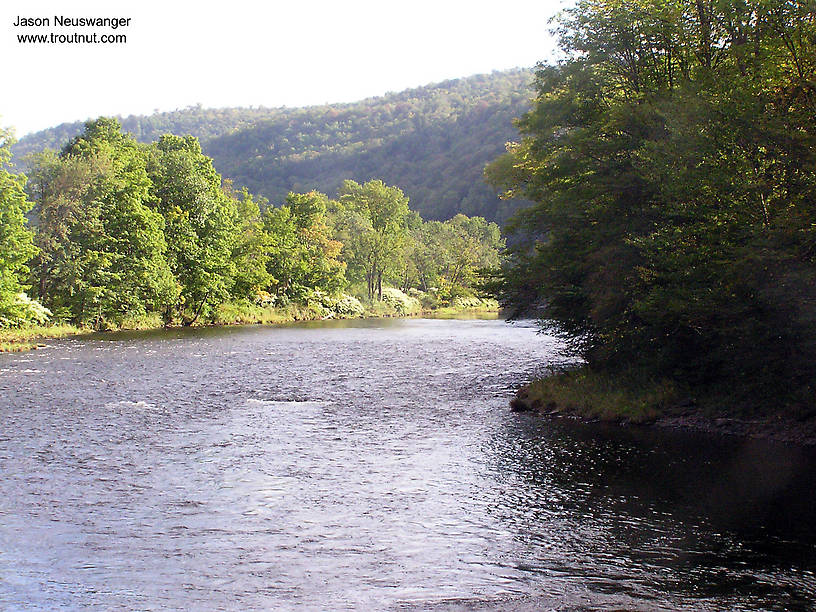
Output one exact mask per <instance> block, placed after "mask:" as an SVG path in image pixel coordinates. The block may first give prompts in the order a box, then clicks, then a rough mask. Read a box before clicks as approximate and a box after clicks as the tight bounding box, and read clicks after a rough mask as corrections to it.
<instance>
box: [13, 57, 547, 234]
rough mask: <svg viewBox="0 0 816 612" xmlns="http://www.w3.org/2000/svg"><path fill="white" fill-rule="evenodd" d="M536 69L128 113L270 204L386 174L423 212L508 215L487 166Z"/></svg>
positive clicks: (34, 138) (71, 131)
mask: <svg viewBox="0 0 816 612" xmlns="http://www.w3.org/2000/svg"><path fill="white" fill-rule="evenodd" d="M532 78H533V75H532V72H531V71H529V70H511V71H504V72H494V73H492V74H485V75H476V76H472V77H467V78H461V79H455V80H450V81H445V82H442V83H438V84H435V85H428V86H425V87H419V88H416V89H410V90H406V91H403V92H399V93H388V94H386V95H384V96H381V97H376V98H370V99H366V100H362V101H360V102H354V103H348V104H330V105H323V106H312V107H306V108H265V107H252V108H226V109H208V108H201V107H192V108H187V109H183V110H178V111H174V112H166V113H156V114H153V115H150V116H130V117H126V118H122V119H121V123H122V126H123V128H124V130H125V131H127V132H129V133H131V134H132V135H133V136H134V138H135V139H136V140H138V141H140V142H144V143H148V142H151V141H154V140H157V139H158V138H159V137H160V136H162V135H163V134H176V135H179V136H184V135H187V134H191V135H193V136H196V137H197V138H198V139H199V141H200V142H201V147H202V150H203V152H204V153H205V154H206V155H208V156H210V157H212V158H213V162H214V165H215V168H216V170H217V171H218V172H219V173H220V174H222V175H223V176H224V177H226V178H229V179H231V180H232V181H233V183H234V184H235V185H236V186H239V187H246V188H247V189H249V190H250V191H251V192H252V193H254V194H257V195H259V196H264V197H266V198H267V199H268V200H270V201H272V202H280V201H283V199H284V198H285V197H286V196H287V194H288V193H289V192H292V191H294V192H300V193H305V192H309V191H313V190H317V191H321V192H323V193H334V192H335V191H336V190H337V189H338V188H339V187H340V185H341V183H342V182H343V181H344V180H346V179H352V180H355V181H357V182H361V183H363V182H366V181H369V180H371V179H381V180H383V181H385V182H386V183H387V184H389V185H394V186H396V187H399V188H400V189H402V191H403V192H404V193H408V194H410V196H411V203H412V208H413V209H414V210H416V211H417V212H419V213H420V214H421V215H422V216H423V217H424V218H427V219H435V220H440V221H443V220H445V219H449V218H451V217H453V216H454V215H456V214H457V213H463V214H466V215H470V216H473V215H476V216H481V217H484V218H486V219H488V220H489V221H495V222H498V223H500V222H502V221H503V220H505V219H506V218H507V217H508V216H509V215H510V214H512V212H513V211H514V210H516V209H517V208H518V207H519V206H520V205H521V204H522V203H520V202H517V201H512V200H500V199H499V198H498V197H497V196H496V192H495V190H493V189H491V188H489V187H488V186H487V185H486V184H485V183H484V181H483V180H482V170H483V168H484V166H485V164H486V163H488V162H489V161H491V160H492V159H494V158H495V157H496V156H498V155H500V154H501V153H502V152H503V151H504V146H505V143H506V142H507V141H510V140H513V139H515V138H516V137H517V131H516V129H515V128H514V127H513V118H514V117H516V116H518V115H520V114H521V113H523V112H524V111H526V110H527V109H528V103H529V99H530V95H531V90H530V83H531V82H532ZM82 129H83V124H82V123H68V124H63V125H60V126H57V127H55V128H51V129H48V130H43V131H41V132H37V133H35V134H30V135H27V136H25V137H24V138H22V139H21V140H20V141H19V142H18V143H17V144H15V145H14V147H13V148H12V153H13V156H14V162H15V163H16V164H17V166H18V167H19V168H21V169H23V170H25V169H26V163H25V158H26V156H27V155H29V154H31V153H37V152H40V151H42V150H44V149H47V148H52V149H58V148H60V147H61V146H62V145H63V144H64V143H65V142H67V141H68V140H70V139H71V138H74V137H75V136H77V135H78V134H79V133H80V132H81V131H82Z"/></svg>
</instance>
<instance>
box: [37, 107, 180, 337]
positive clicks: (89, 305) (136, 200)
mask: <svg viewBox="0 0 816 612" xmlns="http://www.w3.org/2000/svg"><path fill="white" fill-rule="evenodd" d="M38 162H39V163H38V164H35V166H34V171H33V177H34V180H33V181H32V186H31V193H32V197H33V198H34V199H35V201H36V202H37V208H38V230H37V244H38V246H39V247H40V254H39V256H38V258H37V259H36V260H35V265H34V274H35V280H36V283H35V284H36V286H37V288H38V295H39V296H40V298H41V299H42V300H43V302H44V303H45V304H46V305H47V306H49V307H50V308H51V309H52V310H54V311H55V312H59V313H61V314H64V315H67V316H69V317H70V318H72V319H73V320H74V321H76V322H78V323H81V324H84V325H90V326H92V327H96V328H100V327H105V326H106V325H107V324H108V323H111V322H113V323H119V322H121V321H122V320H123V319H124V318H125V317H127V316H134V315H135V316H138V315H141V314H144V313H145V312H147V311H151V310H155V309H158V308H160V307H161V305H162V304H164V303H166V302H168V301H172V300H173V299H174V296H175V295H176V293H177V290H176V286H175V283H174V282H173V279H172V276H171V275H170V270H169V268H168V266H167V263H166V260H165V258H164V255H165V250H166V244H165V240H164V234H163V231H162V230H163V227H164V221H163V219H162V217H161V216H160V215H159V214H157V213H156V212H154V211H153V210H151V208H150V206H149V203H150V186H151V183H150V180H149V179H148V176H147V173H146V171H145V160H144V156H143V153H142V150H141V148H140V146H139V145H138V144H137V143H136V142H135V141H134V140H133V139H132V138H130V137H129V136H126V135H123V134H122V133H121V130H120V127H119V124H118V122H117V121H115V120H112V119H105V118H102V119H98V120H96V121H90V122H88V123H87V125H86V130H85V132H83V134H81V135H80V136H78V137H77V138H75V139H74V140H73V141H71V142H70V143H69V144H68V145H67V146H66V147H65V148H64V149H63V150H62V152H61V153H60V155H59V157H54V156H53V155H46V156H41V157H40V158H39V160H38Z"/></svg>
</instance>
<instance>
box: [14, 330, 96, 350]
mask: <svg viewBox="0 0 816 612" xmlns="http://www.w3.org/2000/svg"><path fill="white" fill-rule="evenodd" d="M88 331H89V330H84V329H82V328H80V327H76V326H74V325H37V326H34V327H25V328H22V329H0V353H18V352H22V351H29V350H31V349H34V348H37V346H38V345H39V344H40V343H39V342H37V341H38V340H44V339H46V338H64V337H66V336H74V335H77V334H81V333H86V332H88Z"/></svg>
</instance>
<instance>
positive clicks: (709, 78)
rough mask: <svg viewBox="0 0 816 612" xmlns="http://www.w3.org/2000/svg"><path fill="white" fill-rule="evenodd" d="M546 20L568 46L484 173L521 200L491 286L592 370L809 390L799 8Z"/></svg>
mask: <svg viewBox="0 0 816 612" xmlns="http://www.w3.org/2000/svg"><path fill="white" fill-rule="evenodd" d="M560 32H561V40H562V46H563V48H564V50H565V51H566V52H567V53H568V55H569V59H568V60H567V61H566V62H564V63H563V64H561V65H559V66H540V68H539V70H538V72H537V76H536V87H537V90H538V95H537V97H536V99H535V103H534V108H533V110H532V111H531V112H529V113H528V114H526V115H525V116H523V117H522V118H521V119H520V121H519V123H518V125H519V127H520V130H521V132H522V134H523V135H524V138H523V139H522V141H521V142H520V143H517V144H515V145H512V146H510V148H509V152H508V155H507V156H505V157H503V158H500V159H499V160H498V161H497V162H496V163H495V164H494V165H493V166H491V167H490V168H488V170H487V175H488V177H489V178H490V179H491V180H492V181H493V182H494V184H496V185H497V186H499V187H500V188H503V189H505V190H506V192H507V195H509V196H514V195H522V196H524V197H526V198H529V199H531V200H533V201H535V202H536V204H535V205H534V206H532V207H530V208H528V209H526V210H524V211H522V212H520V213H519V214H518V215H517V216H516V217H515V219H514V220H513V222H512V223H511V226H510V229H511V230H515V231H516V233H517V237H516V238H515V241H514V244H513V249H512V253H511V256H510V259H509V263H508V264H506V266H505V269H504V272H503V274H501V275H499V277H498V278H497V280H496V282H495V283H494V284H493V287H494V289H496V290H497V291H498V292H499V293H500V295H501V297H502V300H503V301H504V302H505V303H507V304H510V305H515V306H517V307H519V308H524V307H527V306H529V305H536V304H539V305H541V306H542V307H543V308H544V314H545V316H546V317H547V318H550V319H552V320H554V321H556V322H557V323H558V324H559V326H560V328H561V329H562V330H564V331H565V332H567V333H568V334H570V335H571V336H572V337H573V338H575V339H576V340H577V342H578V344H579V346H580V347H581V348H582V349H583V354H584V356H585V357H586V358H587V359H588V361H589V362H590V363H591V364H592V365H593V367H595V368H596V369H598V368H602V369H607V370H616V369H620V368H629V367H637V368H642V369H644V370H645V371H648V372H651V373H653V374H654V375H655V376H656V377H670V378H674V379H676V380H681V381H684V382H689V383H693V384H697V385H702V386H703V388H708V387H711V386H716V385H726V386H729V387H730V388H731V389H732V390H733V394H732V396H733V397H734V399H735V401H745V402H753V403H754V404H760V403H762V402H765V403H766V404H769V405H770V404H775V405H779V404H784V403H790V402H798V401H803V402H812V398H813V388H812V383H811V381H812V379H813V374H814V373H815V372H814V371H813V367H814V364H816V329H814V322H816V317H814V312H816V311H815V310H814V305H816V291H815V290H814V284H813V278H814V276H813V266H814V255H816V248H814V245H816V242H814V235H816V234H814V228H816V207H815V206H814V193H816V189H814V187H816V170H814V168H816V146H814V145H816V140H815V139H816V131H814V119H813V118H814V116H816V96H814V89H813V81H812V79H813V74H814V71H815V69H816V43H815V42H814V41H816V36H815V35H816V26H814V18H813V12H812V7H809V5H807V4H806V3H789V2H783V1H781V0H772V1H769V2H762V3H741V2H739V3H738V2H716V1H711V0H704V1H700V2H691V1H685V0H684V1H680V2H672V3H666V2H663V1H662V0H638V1H636V2H617V1H612V0H581V1H579V2H578V3H577V5H576V6H575V7H574V8H572V9H570V10H568V11H566V13H565V15H564V17H563V18H562V21H561V29H560ZM737 395H739V397H736V396H737Z"/></svg>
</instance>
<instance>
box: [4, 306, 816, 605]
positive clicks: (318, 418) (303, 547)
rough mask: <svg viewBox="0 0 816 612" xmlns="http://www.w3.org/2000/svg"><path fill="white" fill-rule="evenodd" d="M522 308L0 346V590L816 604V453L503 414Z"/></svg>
mask: <svg viewBox="0 0 816 612" xmlns="http://www.w3.org/2000/svg"><path fill="white" fill-rule="evenodd" d="M567 359H568V356H567V354H566V352H565V350H564V347H563V346H562V345H560V344H559V342H558V341H557V340H556V339H554V338H552V337H550V336H547V335H544V334H537V333H536V328H535V327H534V326H533V325H532V324H524V323H521V324H516V325H508V324H506V323H503V322H501V321H490V320H481V321H475V320H470V321H460V320H447V321H445V320H415V319H409V320H380V321H351V322H325V323H314V324H302V325H293V326H288V327H278V328H263V327H247V328H231V329H198V330H178V331H159V332H147V333H122V334H113V335H98V336H90V337H84V338H77V339H68V340H61V341H51V342H49V343H48V347H47V348H45V349H42V350H38V351H36V352H32V353H28V354H2V355H0V419H2V429H0V609H2V610H280V609H282V610H287V609H304V610H338V609H362V610H383V609H408V610H425V609H430V610H470V609H480V610H487V609H497V610H542V609H543V610H550V609H552V610H610V609H616V610H812V609H814V606H816V576H814V570H816V520H814V519H816V501H815V500H814V491H816V469H814V468H815V467H816V457H814V455H813V453H812V451H809V450H806V449H803V448H799V447H795V446H784V445H773V444H769V443H763V442H757V441H746V440H739V439H726V438H714V437H707V436H702V435H689V434H682V433H679V432H668V431H664V432H660V431H653V430H649V429H643V428H620V427H602V426H591V425H581V424H577V423H572V422H569V421H555V422H554V421H549V420H546V419H541V418H535V417H532V416H529V415H519V414H514V413H511V412H510V411H509V410H508V407H507V406H508V401H509V399H510V397H511V395H512V392H513V389H514V388H515V387H516V386H517V385H518V384H520V383H522V382H524V381H525V380H527V379H529V378H530V377H531V376H533V375H534V374H535V373H536V372H541V371H545V370H546V368H547V366H548V365H553V364H559V363H563V362H564V361H565V360H567Z"/></svg>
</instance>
